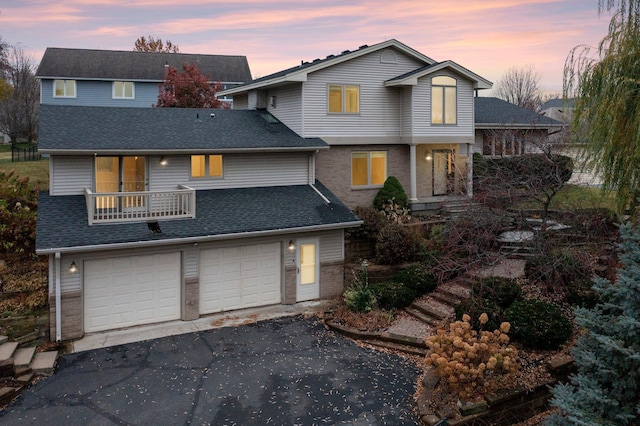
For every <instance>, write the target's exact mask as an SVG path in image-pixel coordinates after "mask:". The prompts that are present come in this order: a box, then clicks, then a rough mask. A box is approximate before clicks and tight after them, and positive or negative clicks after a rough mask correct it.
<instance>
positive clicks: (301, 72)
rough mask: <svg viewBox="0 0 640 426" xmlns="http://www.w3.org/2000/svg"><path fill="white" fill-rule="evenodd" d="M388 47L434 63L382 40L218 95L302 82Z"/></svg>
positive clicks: (395, 41) (304, 63)
mask: <svg viewBox="0 0 640 426" xmlns="http://www.w3.org/2000/svg"><path fill="white" fill-rule="evenodd" d="M389 47H394V48H396V49H398V50H400V51H401V52H403V53H405V54H407V55H408V56H411V57H413V58H414V59H416V60H418V61H420V62H423V63H424V64H425V65H431V64H435V63H436V61H434V60H433V59H431V58H429V57H428V56H425V55H423V54H422V53H420V52H418V51H417V50H415V49H412V48H411V47H409V46H407V45H406V44H403V43H400V42H399V41H398V40H395V39H391V40H387V41H384V42H382V43H378V44H374V45H372V46H367V45H366V44H365V45H363V46H360V47H359V48H358V50H353V51H350V50H345V51H343V52H342V53H340V54H338V55H329V56H327V57H326V58H324V59H314V60H313V61H311V62H304V61H303V62H302V63H301V64H300V65H298V66H295V67H291V68H288V69H285V70H282V71H278V72H276V73H273V74H270V75H267V76H265V77H261V78H257V79H255V80H253V81H250V82H248V83H245V84H243V85H240V86H237V87H234V88H231V89H227V90H222V91H220V92H218V95H220V96H227V95H233V94H236V93H243V92H246V91H248V90H252V89H258V88H261V87H267V86H273V85H277V84H282V83H286V82H303V81H307V75H308V74H310V73H312V72H315V71H319V70H321V69H324V68H328V67H330V66H333V65H337V64H340V63H342V62H345V61H349V60H351V59H355V58H358V57H360V56H363V55H368V54H370V53H373V52H377V51H379V50H383V49H387V48H389Z"/></svg>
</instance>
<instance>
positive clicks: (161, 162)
mask: <svg viewBox="0 0 640 426" xmlns="http://www.w3.org/2000/svg"><path fill="white" fill-rule="evenodd" d="M167 163H168V161H167V159H166V158H165V156H164V155H163V156H162V157H160V165H161V166H166V165H167Z"/></svg>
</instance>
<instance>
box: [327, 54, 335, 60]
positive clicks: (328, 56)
mask: <svg viewBox="0 0 640 426" xmlns="http://www.w3.org/2000/svg"><path fill="white" fill-rule="evenodd" d="M335 56H336V55H327V59H331V58H333V57H335Z"/></svg>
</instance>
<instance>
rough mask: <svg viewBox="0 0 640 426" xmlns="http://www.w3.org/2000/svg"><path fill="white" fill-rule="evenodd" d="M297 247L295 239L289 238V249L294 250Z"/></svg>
mask: <svg viewBox="0 0 640 426" xmlns="http://www.w3.org/2000/svg"><path fill="white" fill-rule="evenodd" d="M295 249H296V245H295V244H294V242H293V240H289V251H294V250H295Z"/></svg>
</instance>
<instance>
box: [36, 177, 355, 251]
mask: <svg viewBox="0 0 640 426" xmlns="http://www.w3.org/2000/svg"><path fill="white" fill-rule="evenodd" d="M316 188H317V190H318V191H320V192H321V193H322V194H323V195H324V196H325V197H326V199H328V200H329V201H330V202H329V203H327V202H326V199H325V198H323V196H322V195H320V194H319V193H318V192H317V191H316V190H315V189H314V188H313V187H311V186H310V185H293V186H274V187H261V188H235V189H211V190H199V191H197V192H196V214H197V216H196V218H194V219H180V220H167V221H162V222H160V229H161V231H162V232H161V233H152V232H151V231H149V228H148V226H147V223H146V222H137V223H121V224H117V225H93V226H90V225H89V224H88V221H87V208H86V200H85V197H84V196H82V195H58V196H50V195H49V194H48V193H47V192H46V191H43V192H40V194H39V197H38V223H37V229H36V250H37V251H38V253H41V254H46V253H54V252H57V251H60V252H63V251H74V252H77V251H81V250H104V249H114V248H125V247H126V248H132V247H140V246H153V245H166V244H176V243H187V242H197V241H211V240H220V239H231V238H247V237H251V236H259V235H269V234H271V235H273V234H284V233H293V232H305V231H314V230H321V229H340V228H348V227H353V226H357V225H359V224H361V223H362V221H361V220H360V219H358V217H357V216H356V215H354V214H353V213H352V212H351V210H349V208H348V207H347V206H345V205H344V204H343V203H342V202H341V201H340V200H339V199H338V198H337V197H336V196H335V195H333V194H332V193H331V192H330V191H329V190H328V189H327V188H325V187H324V186H323V185H322V184H321V183H320V182H317V181H316Z"/></svg>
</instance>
